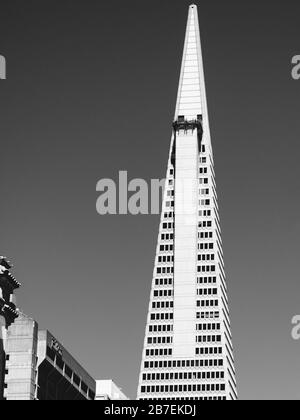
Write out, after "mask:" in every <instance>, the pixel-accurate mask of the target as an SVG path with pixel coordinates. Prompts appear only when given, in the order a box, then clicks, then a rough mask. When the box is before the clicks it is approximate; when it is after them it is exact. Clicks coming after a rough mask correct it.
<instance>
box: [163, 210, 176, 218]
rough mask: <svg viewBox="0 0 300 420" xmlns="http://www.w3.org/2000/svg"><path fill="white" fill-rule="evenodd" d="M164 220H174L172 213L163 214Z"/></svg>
mask: <svg viewBox="0 0 300 420" xmlns="http://www.w3.org/2000/svg"><path fill="white" fill-rule="evenodd" d="M164 218H165V219H173V218H174V212H173V211H170V212H169V213H164Z"/></svg>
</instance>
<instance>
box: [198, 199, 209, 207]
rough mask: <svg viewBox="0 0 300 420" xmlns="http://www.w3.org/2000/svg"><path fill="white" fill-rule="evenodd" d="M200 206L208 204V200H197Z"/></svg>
mask: <svg viewBox="0 0 300 420" xmlns="http://www.w3.org/2000/svg"><path fill="white" fill-rule="evenodd" d="M199 204H200V206H210V200H199Z"/></svg>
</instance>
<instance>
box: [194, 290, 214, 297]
mask: <svg viewBox="0 0 300 420" xmlns="http://www.w3.org/2000/svg"><path fill="white" fill-rule="evenodd" d="M217 294H218V289H198V290H197V295H198V296H207V295H217Z"/></svg>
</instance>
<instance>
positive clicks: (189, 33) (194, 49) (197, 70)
mask: <svg viewBox="0 0 300 420" xmlns="http://www.w3.org/2000/svg"><path fill="white" fill-rule="evenodd" d="M199 115H201V116H202V120H203V129H204V138H203V142H204V143H206V144H210V131H209V120H208V112H207V99H206V89H205V79H204V69H203V57H202V48H201V40H200V30H199V18H198V8H197V6H196V5H195V4H192V5H191V6H190V7H189V14H188V22H187V28H186V35H185V43H184V51H183V58H182V65H181V73H180V81H179V88H178V95H177V103H176V111H175V120H177V119H178V117H179V116H184V117H185V119H186V120H195V119H197V117H198V116H199Z"/></svg>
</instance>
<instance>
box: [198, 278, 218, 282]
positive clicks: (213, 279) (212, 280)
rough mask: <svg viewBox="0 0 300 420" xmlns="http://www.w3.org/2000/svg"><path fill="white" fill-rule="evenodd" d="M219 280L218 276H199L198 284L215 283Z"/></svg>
mask: <svg viewBox="0 0 300 420" xmlns="http://www.w3.org/2000/svg"><path fill="white" fill-rule="evenodd" d="M216 282H217V277H198V278H197V283H198V284H215V283H216Z"/></svg>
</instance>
